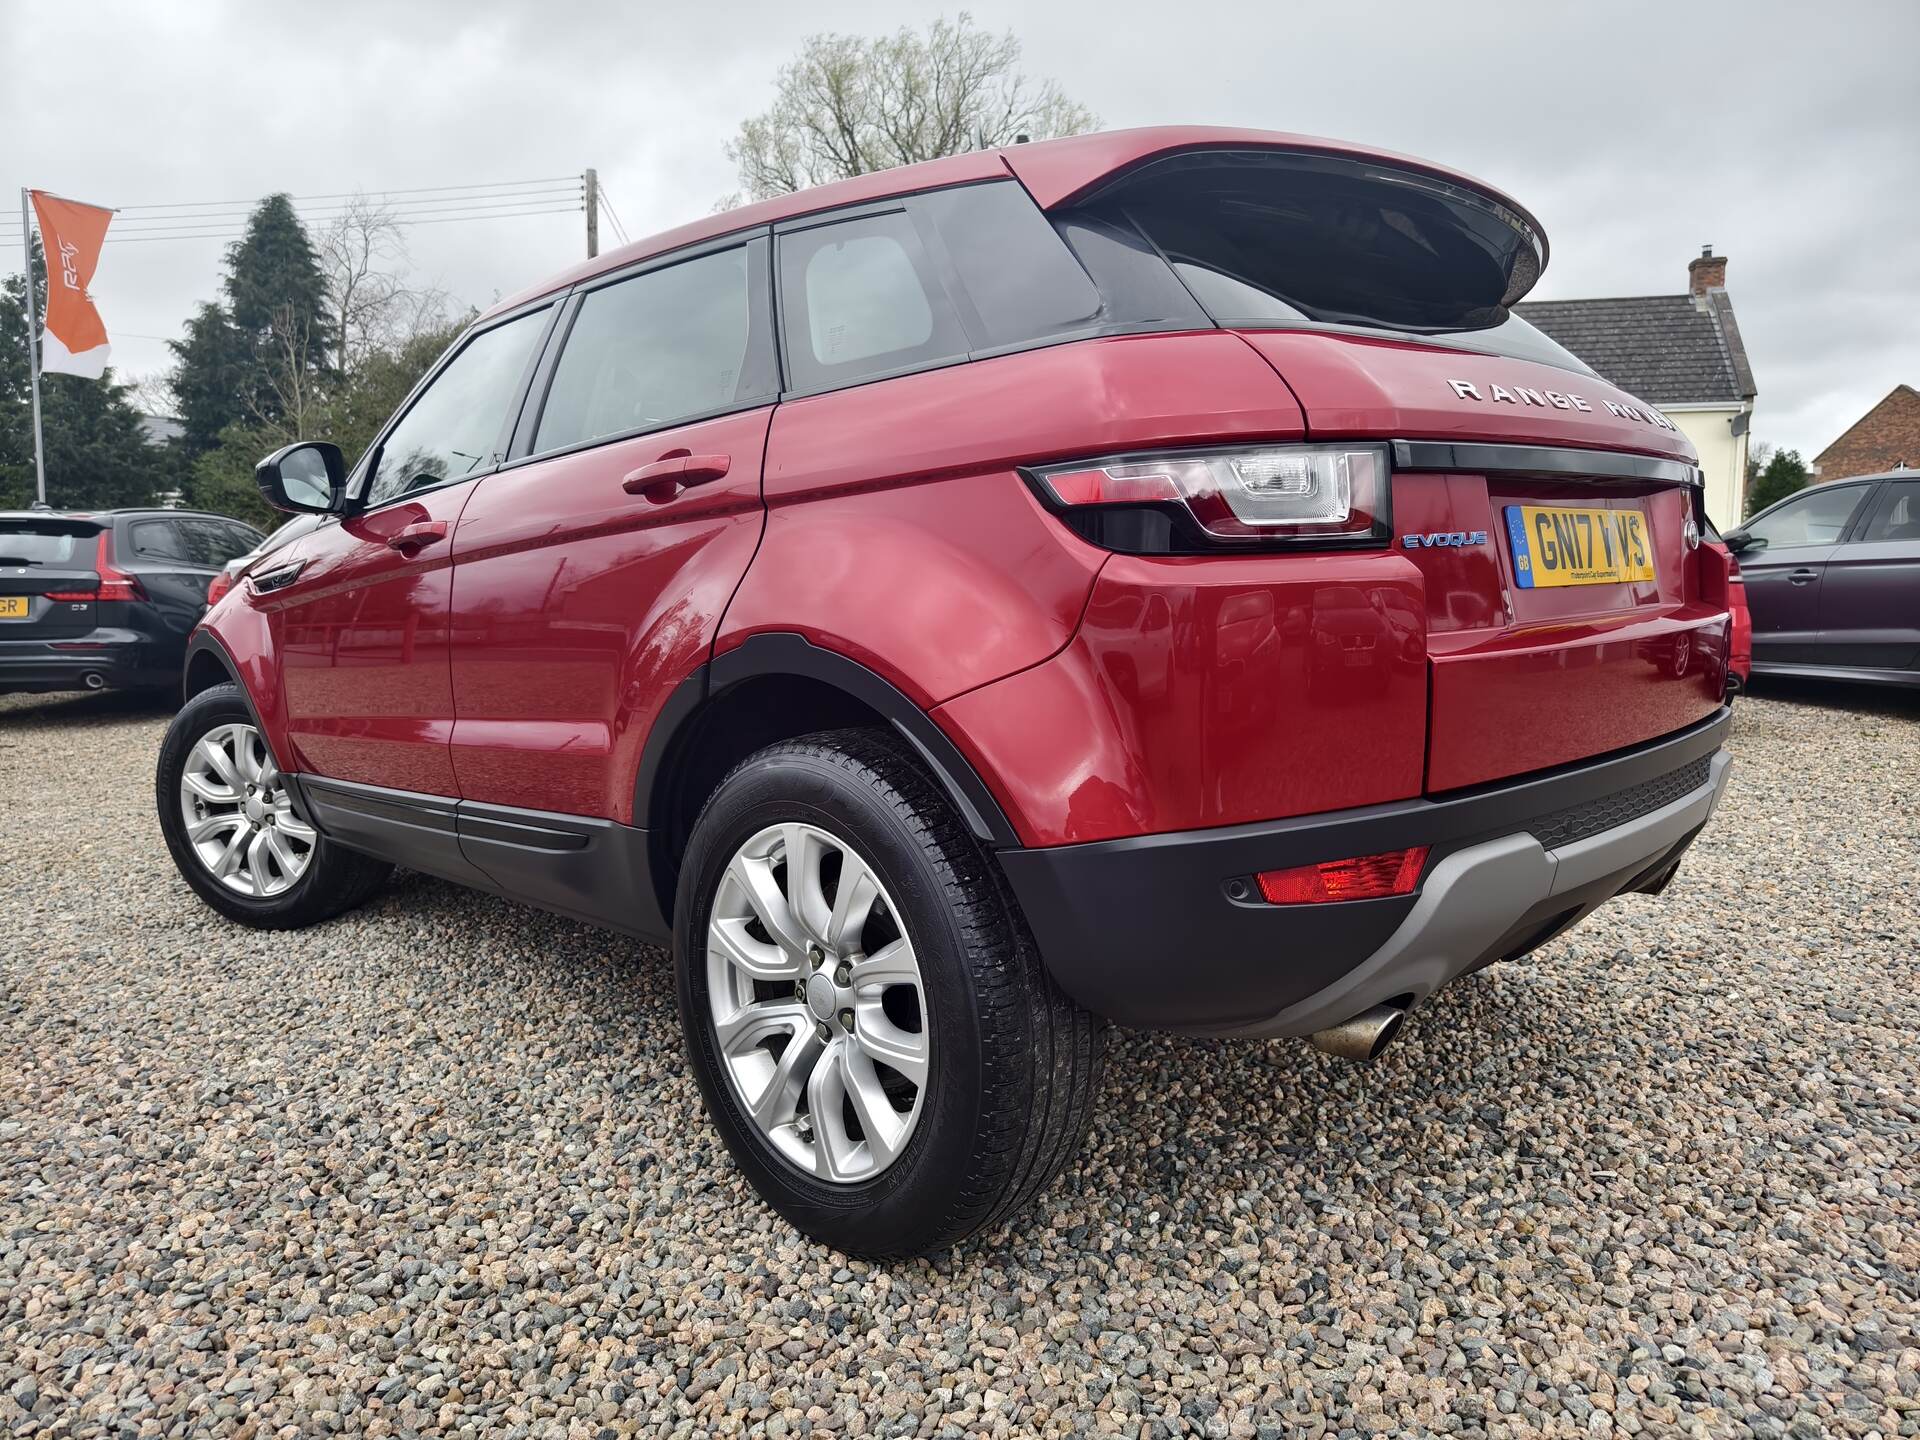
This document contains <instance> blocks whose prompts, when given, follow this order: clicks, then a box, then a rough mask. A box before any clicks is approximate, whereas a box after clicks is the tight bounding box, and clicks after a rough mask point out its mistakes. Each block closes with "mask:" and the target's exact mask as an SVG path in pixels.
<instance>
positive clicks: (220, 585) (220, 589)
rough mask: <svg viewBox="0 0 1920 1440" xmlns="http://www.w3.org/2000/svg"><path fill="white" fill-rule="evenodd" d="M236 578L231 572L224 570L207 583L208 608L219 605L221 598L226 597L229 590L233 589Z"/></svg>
mask: <svg viewBox="0 0 1920 1440" xmlns="http://www.w3.org/2000/svg"><path fill="white" fill-rule="evenodd" d="M236 578H237V577H235V575H234V574H233V572H232V571H231V570H222V571H221V572H220V573H219V574H218V575H216V576H214V577H213V579H211V580H209V581H208V582H207V607H208V608H209V609H211V608H212V607H213V606H215V605H218V604H219V603H220V601H221V598H222V597H223V596H225V595H226V593H227V592H228V591H229V590H231V589H233V582H234V580H235V579H236Z"/></svg>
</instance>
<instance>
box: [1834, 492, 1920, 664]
mask: <svg viewBox="0 0 1920 1440" xmlns="http://www.w3.org/2000/svg"><path fill="white" fill-rule="evenodd" d="M1820 653H1821V663H1822V664H1824V665H1841V666H1845V667H1847V668H1849V669H1859V670H1894V671H1902V670H1905V671H1920V476H1916V477H1915V478H1914V479H1912V480H1898V479H1896V480H1888V481H1886V482H1885V483H1884V484H1882V485H1881V487H1880V490H1879V493H1878V494H1877V495H1876V496H1875V497H1874V499H1873V502H1872V509H1871V510H1870V512H1869V513H1868V515H1867V519H1866V523H1865V524H1864V525H1862V526H1860V527H1858V529H1857V531H1856V532H1855V533H1854V535H1853V536H1852V538H1850V539H1849V540H1847V541H1846V542H1845V543H1844V544H1842V545H1841V546H1840V547H1839V549H1838V551H1836V552H1835V554H1834V556H1833V558H1832V559H1831V560H1829V561H1828V562H1827V573H1826V577H1825V578H1824V579H1823V580H1822V581H1821V593H1820Z"/></svg>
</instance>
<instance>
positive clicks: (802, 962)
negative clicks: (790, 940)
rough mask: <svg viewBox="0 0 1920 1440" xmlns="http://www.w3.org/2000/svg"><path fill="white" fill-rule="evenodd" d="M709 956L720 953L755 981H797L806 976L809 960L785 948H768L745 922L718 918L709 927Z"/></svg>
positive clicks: (772, 946)
mask: <svg viewBox="0 0 1920 1440" xmlns="http://www.w3.org/2000/svg"><path fill="white" fill-rule="evenodd" d="M707 946H708V951H709V953H718V954H720V955H722V956H724V957H725V959H726V962H727V963H728V964H729V965H731V966H733V968H734V969H736V970H738V971H740V972H741V973H743V974H745V975H749V976H751V977H752V978H753V979H755V980H798V979H801V978H802V977H803V976H804V975H805V974H806V969H807V967H806V959H805V957H804V956H803V955H796V954H795V953H794V952H793V951H791V950H789V949H787V948H786V946H784V945H769V944H767V943H766V942H765V941H764V940H756V939H754V938H753V936H751V935H749V934H748V933H747V922H746V921H745V920H728V919H722V918H721V917H720V916H718V915H716V916H715V917H714V918H713V920H712V921H711V922H710V923H709V924H708V926H707Z"/></svg>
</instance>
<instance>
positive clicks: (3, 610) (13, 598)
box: [0, 595, 27, 620]
mask: <svg viewBox="0 0 1920 1440" xmlns="http://www.w3.org/2000/svg"><path fill="white" fill-rule="evenodd" d="M26 618H27V597H26V596H24V595H0V620H24V619H26Z"/></svg>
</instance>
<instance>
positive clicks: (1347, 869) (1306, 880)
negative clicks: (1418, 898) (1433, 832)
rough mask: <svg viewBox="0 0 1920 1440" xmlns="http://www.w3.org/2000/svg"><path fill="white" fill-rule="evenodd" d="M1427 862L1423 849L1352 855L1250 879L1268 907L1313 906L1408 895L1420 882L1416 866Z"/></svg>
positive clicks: (1266, 873)
mask: <svg viewBox="0 0 1920 1440" xmlns="http://www.w3.org/2000/svg"><path fill="white" fill-rule="evenodd" d="M1426 863H1427V847H1426V846H1425V845H1416V846H1414V847H1413V848H1412V849H1409V850H1387V851H1384V852H1383V853H1381V854H1379V855H1356V856H1354V857H1353V858H1352V859H1350V860H1322V861H1320V862H1319V863H1318V864H1315V865H1295V866H1293V867H1292V868H1290V869H1287V870H1262V871H1261V872H1260V873H1259V874H1258V875H1256V876H1254V879H1255V880H1256V881H1258V882H1259V885H1260V894H1261V896H1262V897H1263V898H1264V899H1265V900H1266V902H1267V903H1268V904H1269V905H1317V904H1320V903H1322V902H1324V901H1328V900H1378V899H1381V898H1382V897H1384V896H1388V895H1411V894H1412V893H1413V888H1414V886H1416V885H1418V884H1419V883H1420V867H1421V866H1423V865H1425V864H1426Z"/></svg>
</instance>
